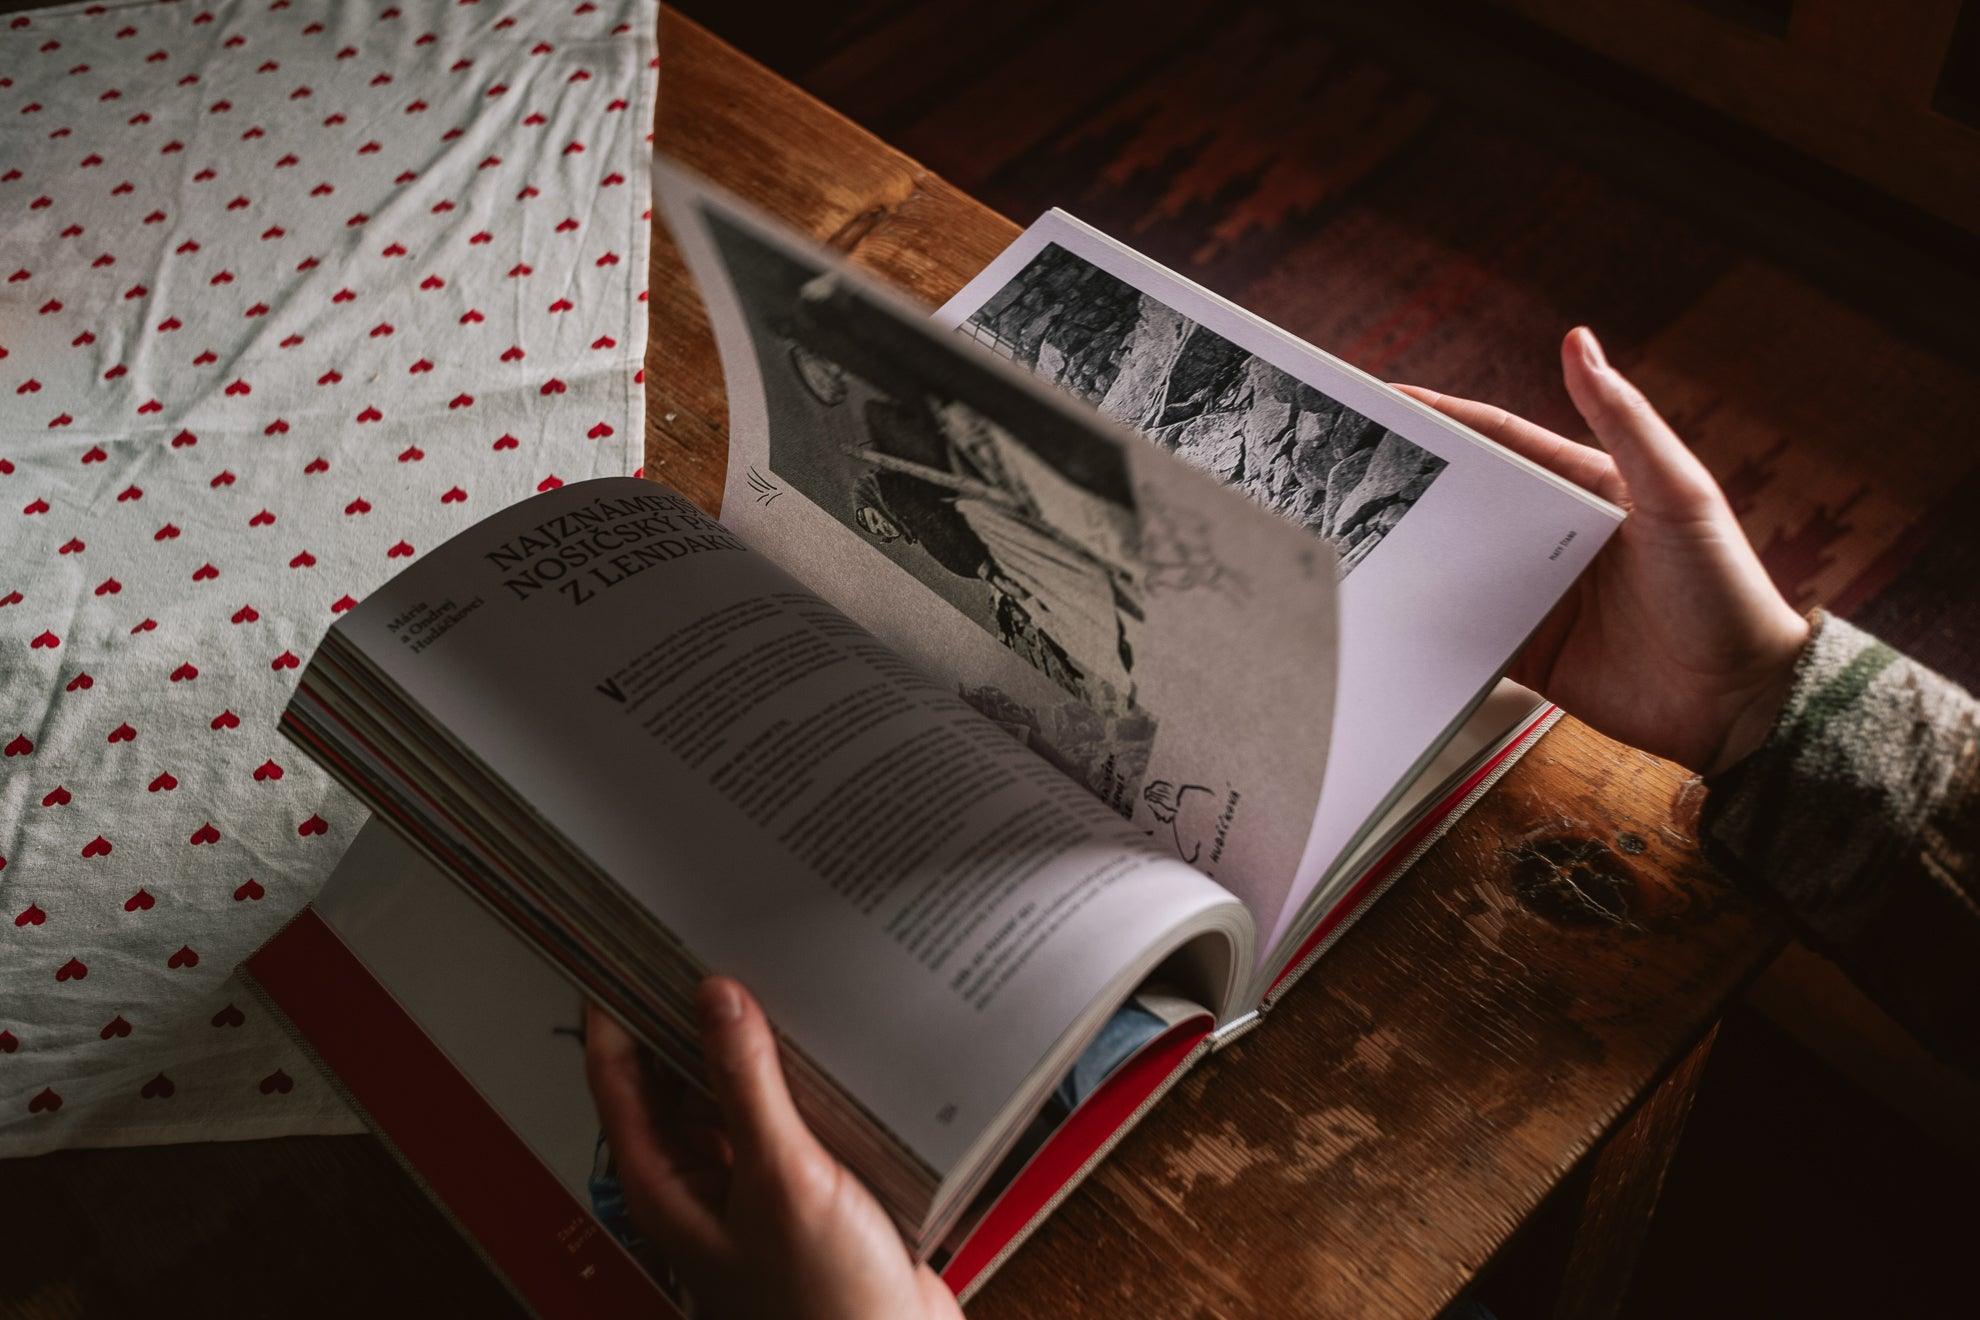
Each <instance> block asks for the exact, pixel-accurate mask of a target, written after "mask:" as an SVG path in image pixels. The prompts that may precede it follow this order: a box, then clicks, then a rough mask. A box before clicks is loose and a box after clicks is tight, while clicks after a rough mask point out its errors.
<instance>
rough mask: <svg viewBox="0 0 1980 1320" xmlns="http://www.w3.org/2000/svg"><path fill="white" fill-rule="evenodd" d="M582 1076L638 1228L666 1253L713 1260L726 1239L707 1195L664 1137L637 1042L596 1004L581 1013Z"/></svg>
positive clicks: (695, 1174) (694, 1174)
mask: <svg viewBox="0 0 1980 1320" xmlns="http://www.w3.org/2000/svg"><path fill="white" fill-rule="evenodd" d="M584 1071H585V1078H586V1080H587V1081H588V1082H589V1083H590V1084H591V1094H592V1098H593V1100H594V1102H595V1103H596V1104H597V1106H598V1121H599V1123H600V1125H601V1126H603V1127H604V1129H605V1141H606V1144H608V1145H609V1146H610V1147H611V1148H612V1155H613V1158H614V1159H615V1160H616V1161H617V1163H618V1170H619V1180H620V1182H621V1183H622V1184H623V1185H624V1186H625V1189H626V1195H627V1198H628V1200H629V1201H630V1202H631V1203H632V1204H633V1205H634V1206H635V1207H636V1208H643V1209H644V1210H646V1212H647V1213H646V1214H644V1215H641V1216H640V1220H641V1227H643V1228H645V1229H646V1230H647V1231H648V1232H650V1233H652V1234H653V1236H654V1237H655V1238H657V1239H658V1240H659V1242H660V1245H661V1247H662V1248H663V1249H664V1250H666V1251H667V1252H669V1253H670V1254H674V1255H679V1254H682V1253H691V1254H693V1255H695V1256H697V1257H699V1258H701V1259H704V1260H706V1259H712V1258H713V1257H714V1256H715V1255H716V1254H717V1253H718V1252H719V1251H720V1250H721V1249H722V1243H723V1237H722V1233H721V1228H720V1225H719V1224H718V1223H717V1221H716V1219H715V1216H714V1213H713V1211H712V1210H711V1208H710V1205H709V1203H708V1201H707V1200H706V1199H705V1195H706V1191H707V1189H706V1188H705V1187H702V1186H700V1185H699V1184H698V1174H697V1170H696V1169H695V1168H694V1167H693V1166H692V1165H691V1164H690V1163H689V1162H688V1161H687V1160H685V1159H684V1158H683V1157H682V1154H681V1152H680V1151H679V1150H678V1149H676V1148H675V1147H674V1146H673V1145H671V1144H670V1143H669V1142H667V1141H665V1140H664V1139H663V1138H662V1136H661V1133H660V1128H659V1125H658V1122H657V1121H656V1120H657V1118H658V1115H657V1113H656V1106H655V1102H654V1096H653V1094H652V1089H651V1087H650V1085H649V1083H648V1078H647V1073H646V1066H645V1061H644V1059H643V1058H642V1056H641V1051H640V1047H639V1042H637V1041H636V1040H634V1039H633V1038H632V1036H631V1035H630V1034H629V1033H627V1031H626V1029H625V1028H624V1027H621V1026H620V1025H619V1024H618V1023H617V1022H615V1021H613V1019H612V1018H611V1017H610V1016H609V1015H607V1014H606V1013H604V1012H602V1011H601V1010H600V1009H599V1008H598V1007H597V1006H596V1005H587V1007H586V1012H585V1031H584Z"/></svg>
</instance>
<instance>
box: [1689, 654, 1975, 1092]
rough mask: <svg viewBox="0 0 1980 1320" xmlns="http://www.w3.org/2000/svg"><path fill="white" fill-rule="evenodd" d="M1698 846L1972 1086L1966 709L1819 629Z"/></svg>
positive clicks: (1924, 676)
mask: <svg viewBox="0 0 1980 1320" xmlns="http://www.w3.org/2000/svg"><path fill="white" fill-rule="evenodd" d="M1709 786H1710V789H1711V792H1710V796H1709V798H1708V799H1707V802H1706V807H1705V815H1704V819H1703V821H1702V822H1701V833H1702V835H1703V836H1704V838H1705V839H1706V841H1707V843H1708V846H1711V847H1712V848H1713V849H1714V851H1716V852H1719V853H1721V854H1722V860H1724V861H1725V862H1726V864H1727V868H1728V870H1730V871H1731V872H1732V873H1734V874H1735V875H1738V876H1739V877H1740V878H1741V879H1742V880H1743V881H1745V882H1746V883H1748V884H1751V885H1753V886H1756V887H1760V888H1763V889H1764V890H1766V891H1767V892H1768V893H1770V894H1771V895H1772V896H1774V897H1775V898H1777V899H1778V900H1779V901H1780V902H1781V903H1782V904H1783V905H1784V906H1785V907H1786V909H1787V910H1788V912H1789V913H1790V914H1791V915H1792V916H1793V918H1794V919H1795V920H1796V922H1797V924H1798V925H1799V926H1800V927H1801V928H1802V930H1803V932H1804V934H1805V936H1806V938H1807V939H1808V941H1809V942H1810V943H1811V944H1812V945H1814V946H1815V947H1817V948H1819V949H1821V950H1822V951H1823V952H1824V953H1826V954H1828V955H1829V956H1830V957H1832V958H1834V959H1835V960H1836V962H1837V963H1838V964H1840V965H1841V966H1842V967H1843V969H1844V970H1845V971H1846V972H1848V973H1849V975H1850V976H1851V978H1852V979H1853V980H1855V981H1856V982H1857V984H1858V985H1859V986H1860V987H1861V988H1862V989H1863V990H1864V991H1865V993H1867V994H1869V995H1870V996H1871V997H1872V998H1874V999H1876V1000H1877V1001H1878V1002H1879V1003H1880V1004H1881V1005H1882V1006H1883V1007H1884V1008H1885V1009H1886V1010H1887V1011H1888V1012H1890V1013H1891V1014H1892V1016H1894V1017H1896V1018H1897V1019H1898V1020H1899V1021H1900V1022H1902V1023H1904V1024H1905V1025H1906V1026H1907V1027H1908V1028H1910V1029H1911V1030H1912V1031H1913V1032H1914V1033H1915V1034H1916V1035H1917V1036H1918V1037H1919V1039H1920V1040H1921V1041H1923V1042H1924V1043H1925V1044H1926V1045H1928V1046H1929V1047H1931V1048H1932V1049H1933V1050H1935V1051H1936V1052H1938V1053H1939V1054H1940V1055H1942V1056H1943V1057H1944V1058H1946V1059H1947V1060H1948V1061H1949V1062H1951V1063H1953V1064H1955V1065H1957V1066H1959V1067H1961V1068H1963V1069H1966V1070H1967V1071H1969V1072H1980V882H1977V881H1976V874H1975V872H1976V861H1980V702H1976V701H1975V700H1974V698H1973V697H1972V696H1970V695H1969V694H1968V693H1966V692H1965V691H1964V690H1962V689H1961V688H1960V687H1958V686H1957V685H1956V684H1954V683H1951V682H1948V681H1947V680H1945V679H1943V678H1941V677H1939V676H1938V675H1936V674H1934V673H1932V672H1931V671H1930V670H1928V669H1926V668H1924V667H1923V666H1921V665H1917V664H1914V663H1913V662H1911V661H1909V660H1907V659H1905V658H1904V657H1903V656H1901V655H1899V654H1897V653H1896V652H1895V651H1893V650H1891V649H1890V648H1889V647H1887V646H1885V645H1883V644H1882V643H1881V642H1878V641H1877V640H1876V639H1875V638H1873V637H1870V636H1869V635H1868V634H1866V633H1863V632H1862V631H1860V630H1858V629H1856V628H1854V627H1851V626H1850V625H1849V624H1847V623H1844V622H1843V621H1841V620H1839V619H1835V618H1833V617H1830V616H1827V615H1818V616H1817V619H1816V630H1815V635H1814V636H1813V638H1812V639H1811V640H1810V641H1809V643H1808V646H1807V648H1806V650H1805V651H1804V652H1803V654H1802V657H1801V660H1800V663H1799V664H1798V666H1797V668H1796V671H1795V677H1794V683H1793V685H1792V687H1791V689H1790V691H1789V693H1788V697H1787V701H1786V704H1785V705H1784V706H1783V707H1782V710H1781V714H1780V718H1779V719H1778V720H1777V721H1776V723H1775V725H1774V728H1773V730H1772V732H1771V733H1770V735H1769V736H1768V738H1767V741H1766V742H1765V744H1764V745H1762V746H1761V748H1760V749H1759V750H1758V751H1756V752H1754V753H1753V754H1752V755H1751V756H1749V757H1747V758H1746V759H1745V760H1744V761H1742V762H1740V763H1739V764H1738V765H1736V766H1734V767H1733V768H1732V769H1731V770H1728V771H1727V772H1725V773H1724V774H1722V775H1719V776H1717V777H1715V778H1714V779H1712V780H1710V781H1709Z"/></svg>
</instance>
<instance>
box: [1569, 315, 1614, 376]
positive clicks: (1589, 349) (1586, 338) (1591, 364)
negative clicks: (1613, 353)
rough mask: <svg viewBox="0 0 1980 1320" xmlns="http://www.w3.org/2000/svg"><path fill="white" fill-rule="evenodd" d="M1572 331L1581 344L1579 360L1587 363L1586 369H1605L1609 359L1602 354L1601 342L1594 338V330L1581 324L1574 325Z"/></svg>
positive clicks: (1607, 367) (1607, 366)
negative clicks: (1573, 330)
mask: <svg viewBox="0 0 1980 1320" xmlns="http://www.w3.org/2000/svg"><path fill="white" fill-rule="evenodd" d="M1574 333H1575V336H1576V338H1577V340H1578V341H1579V343H1580V345H1581V360H1582V361H1583V362H1585V363H1587V364H1588V369H1589V370H1590V371H1607V370H1608V369H1609V360H1608V359H1607V358H1605V357H1603V356H1602V344H1601V341H1599V340H1597V339H1596V338H1595V332H1594V331H1593V330H1590V329H1589V328H1588V327H1587V326H1585V325H1583V326H1576V327H1575V332H1574Z"/></svg>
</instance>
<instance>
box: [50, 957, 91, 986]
mask: <svg viewBox="0 0 1980 1320" xmlns="http://www.w3.org/2000/svg"><path fill="white" fill-rule="evenodd" d="M88 975H89V964H87V963H85V962H84V961H83V960H82V959H80V958H71V959H69V961H67V962H65V963H63V964H62V965H61V966H60V967H57V968H56V969H55V979H56V980H58V981H80V980H82V979H83V978H84V977H86V976H88Z"/></svg>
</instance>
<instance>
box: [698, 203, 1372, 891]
mask: <svg viewBox="0 0 1980 1320" xmlns="http://www.w3.org/2000/svg"><path fill="white" fill-rule="evenodd" d="M660 177H661V179H662V187H661V190H660V192H661V201H662V205H663V208H664V210H665V212H666V214H667V216H668V219H669V222H670V224H671V225H672V227H673V229H674V232H675V238H676V242H677V244H678V245H679V247H680V248H681V251H682V254H683V256H684V257H685V259H686V260H687V263H688V266H689V269H690V270H691V271H692V273H693V274H694V277H695V280H696V282H697V284H698V285H699V287H700V290H701V293H702V296H703V299H704V301H705V303H706V305H707V308H708V312H709V318H710V320H711V322H712V323H713V325H714V328H715V332H716V338H717V341H718V343H719V345H720V348H721V353H722V369H723V373H724V375H725V376H726V377H727V383H728V391H729V475H728V485H727V490H726V493H725V495H724V504H723V513H724V518H725V520H726V521H727V522H728V523H729V525H731V526H733V527H734V528H736V530H737V532H738V534H739V535H742V536H744V537H746V538H747V539H748V540H749V542H750V544H751V545H753V546H756V547H757V548H758V549H760V550H761V551H762V552H763V554H764V555H766V556H767V557H769V558H771V559H773V560H775V561H776V562H777V563H779V564H781V565H783V566H784V567H786V568H788V569H789V570H790V571H791V572H792V573H794V574H796V575H797V576H798V577H800V578H802V579H803V580H804V581H805V582H806V583H807V584H808V585H810V586H811V587H812V588H813V589H814V590H816V591H817V592H818V593H819V594H820V595H822V596H824V597H825V598H826V599H828V600H830V601H831V602H832V603H833V604H835V605H837V606H839V607H840V608H842V609H844V610H845V611H846V612H847V613H848V614H850V615H851V616H852V617H853V618H855V619H858V620H859V621H860V622H861V623H862V624H864V625H865V626H866V627H868V628H870V629H872V630H873V632H874V633H875V634H876V635H877V636H879V637H880V638H881V639H882V640H884V641H885V642H886V643H887V644H888V645H889V646H890V647H891V648H893V649H895V650H897V651H899V652H900V653H901V654H902V655H904V656H906V657H908V658H909V659H911V660H912V661H913V662H914V663H915V664H916V665H918V666H919V667H920V668H921V669H923V670H924V671H925V672H927V673H929V674H930V675H931V676H933V677H934V678H936V679H937V680H938V681H939V682H940V683H942V684H943V685H944V686H945V687H947V688H948V690H950V691H952V692H955V693H957V694H959V695H960V696H961V697H963V698H964V699H965V700H967V701H969V702H970V703H971V704H972V705H973V706H974V707H975V708H976V709H977V710H979V711H981V712H982V713H983V714H985V715H987V716H988V717H989V718H990V719H991V720H993V721H995V722H997V723H998V724H1000V725H1001V726H1003V727H1004V728H1005V729H1007V730H1008V731H1009V733H1010V735H1011V736H1012V737H1013V738H1014V739H1017V740H1019V741H1022V742H1023V743H1024V744H1025V745H1026V746H1028V747H1030V748H1031V749H1033V750H1034V751H1035V752H1036V753H1038V754H1039V755H1040V756H1042V757H1043V758H1045V759H1046V760H1048V761H1050V762H1051V763H1052V764H1053V765H1055V766H1057V767H1059V768H1060V769H1061V770H1063V771H1064V772H1065V773H1067V774H1068V775H1070V776H1071V777H1072V778H1074V779H1076V780H1077V781H1078V782H1080V783H1081V784H1084V785H1085V786H1086V787H1087V789H1088V790H1089V791H1091V792H1092V793H1093V794H1094V795H1095V796H1097V797H1098V798H1100V799H1101V800H1102V801H1104V802H1106V803H1107V804H1108V805H1109V806H1110V807H1112V808H1113V809H1114V810H1115V811H1116V812H1118V813H1119V814H1120V816H1121V818H1122V819H1124V820H1125V821H1127V822H1128V823H1129V824H1130V825H1131V826H1132V827H1133V828H1134V829H1135V830H1136V831H1138V832H1140V833H1142V834H1144V835H1145V836H1147V837H1149V838H1151V839H1154V840H1156V841H1158V842H1159V843H1160V844H1161V846H1163V847H1164V848H1166V849H1168V850H1169V852H1170V853H1171V854H1172V855H1173V856H1175V857H1177V858H1179V859H1180V860H1182V861H1184V862H1187V863H1189V864H1190V865H1192V866H1194V867H1196V868H1197V869H1198V870H1200V871H1202V872H1203V873H1204V874H1206V875H1209V876H1212V877H1214V878H1215V879H1216V880H1217V881H1218V883H1220V884H1222V885H1223V886H1224V887H1225V888H1226V889H1228V890H1230V892H1232V893H1233V894H1235V895H1237V896H1238V897H1239V898H1240V899H1242V900H1243V901H1244V903H1245V905H1246V907H1247V908H1249V909H1250V911H1251V912H1252V914H1253V916H1254V918H1255V920H1256V921H1257V922H1258V923H1259V925H1260V928H1261V929H1265V928H1269V927H1270V926H1271V925H1272V924H1273V923H1275V922H1276V921H1277V920H1278V919H1279V916H1280V913H1281V910H1282V909H1283V907H1284V905H1285V904H1286V902H1287V901H1288V896H1289V894H1290V892H1291V888H1292V884H1293V878H1294V874H1295V872H1296V870H1297V868H1298V864H1299V860H1300V858H1301V856H1302V854H1303V852H1304V849H1305V845H1306V839H1307V833H1308V827H1309V825H1310V823H1311V821H1312V818H1313V812H1314V808H1315V805H1316V803H1317V802H1318V801H1319V797H1320V785H1321V781H1322V779H1323V777H1324V774H1325V771H1326V765H1327V759H1326V749H1327V742H1328V727H1329V723H1330V720H1331V718H1332V712H1333V701H1334V698H1333V667H1332V656H1333V652H1334V645H1335V642H1334V635H1335V625H1334V593H1335V582H1336V573H1335V567H1334V555H1333V553H1332V551H1331V549H1330V548H1329V547H1328V546H1326V545H1325V544H1324V543H1322V542H1319V541H1315V540H1313V539H1311V538H1308V537H1305V536H1303V535H1301V534H1300V533H1299V532H1298V531H1297V529H1295V528H1293V527H1291V526H1289V525H1288V524H1286V523H1285V522H1283V521H1282V520H1280V519H1277V518H1274V517H1271V516H1269V515H1267V514H1265V513H1263V512H1262V511H1261V510H1259V509H1258V508H1256V506H1254V505H1252V504H1250V503H1249V502H1248V501H1246V500H1244V499H1242V498H1239V497H1236V496H1234V495H1232V494H1231V493H1230V492H1227V491H1225V490H1222V489H1221V488H1219V486H1218V485H1217V483H1215V482H1213V481H1210V480H1207V479H1205V478H1204V477H1203V476H1202V475H1201V474H1199V473H1197V472H1195V471H1193V470H1191V469H1190V468H1189V467H1188V465H1186V464H1184V463H1181V462H1178V461H1176V460H1175V459H1173V458H1171V457H1170V456H1168V455H1166V454H1164V453H1161V452H1160V451H1158V450H1155V449H1153V448H1151V447H1149V446H1146V445H1141V444H1138V443H1136V442H1135V441H1134V439H1133V438H1132V437H1131V436H1129V435H1127V434H1126V433H1124V432H1121V431H1119V430H1117V429H1116V428H1114V427H1112V426H1111V425H1109V424H1108V423H1107V422H1106V421H1105V420H1104V419H1102V418H1100V417H1099V416H1098V415H1097V414H1095V413H1094V412H1093V411H1092V410H1091V409H1089V408H1076V407H1073V406H1070V405H1069V404H1067V403H1066V401H1064V400H1063V399H1061V398H1059V397H1058V396H1056V395H1054V394H1053V393H1052V392H1050V391H1047V390H1043V389H1041V388H1040V387H1039V386H1038V385H1037V384H1035V383H1034V382H1033V381H1031V380H1029V379H1028V378H1026V377H1025V376H1024V375H1023V374H1022V373H1019V372H1016V371H1014V370H1012V369H1010V368H1009V367H1008V366H1007V365H1005V364H1001V363H997V362H994V361H992V360H990V359H988V358H987V357H985V356H984V355H982V354H980V353H977V352H976V351H975V350H974V349H972V348H970V347H969V346H967V345H964V344H962V343H960V342H959V341H957V340H955V339H954V338H953V337H952V336H949V335H945V334H941V333H939V332H937V331H936V330H935V329H934V328H933V327H932V326H931V324H930V322H929V321H928V318H927V316H926V313H925V312H923V311H921V310H919V309H916V308H913V307H909V306H906V305H904V304H902V303H900V302H899V301H897V300H896V299H894V298H892V297H891V296H890V295H887V294H885V293H883V292H882V291H880V290H878V289H876V288H874V287H873V286H871V285H870V284H869V283H867V282H865V281H864V280H862V279H861V278H859V277H857V276H856V275H854V274H852V273H851V272H849V271H848V270H846V269H845V268H844V267H843V265H842V264H841V263H839V262H837V261H836V259H834V258H832V257H831V256H829V255H828V254H825V253H823V252H821V251H819V250H817V249H815V248H813V247H811V246H810V245H808V244H805V243H803V242H801V241H799V240H796V239H794V238H793V237H791V236H790V235H788V234H786V233H783V232H782V231H780V230H777V229H775V228H774V227H773V226H771V225H770V224H769V223H768V222H767V221H765V220H763V219H762V218H761V217H760V216H755V215H753V214H752V213H749V212H748V211H747V210H746V209H745V208H742V207H741V206H740V204H738V203H735V202H733V201H731V200H728V199H724V198H721V197H719V196H716V195H713V194H711V193H710V192H709V191H708V190H706V189H705V188H703V187H702V186H701V185H699V184H698V183H697V182H696V181H694V180H693V179H691V178H689V177H687V176H684V175H682V174H680V173H679V172H678V171H674V170H669V169H662V170H661V172H660Z"/></svg>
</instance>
